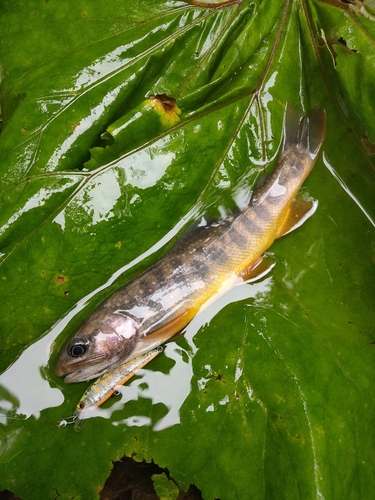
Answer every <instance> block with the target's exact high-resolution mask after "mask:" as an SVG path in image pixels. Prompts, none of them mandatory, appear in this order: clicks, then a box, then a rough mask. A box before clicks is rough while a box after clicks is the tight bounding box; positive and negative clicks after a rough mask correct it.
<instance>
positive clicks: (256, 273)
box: [239, 255, 276, 282]
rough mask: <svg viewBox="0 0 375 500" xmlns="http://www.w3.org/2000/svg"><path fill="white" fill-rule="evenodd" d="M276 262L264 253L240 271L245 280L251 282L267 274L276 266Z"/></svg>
mask: <svg viewBox="0 0 375 500" xmlns="http://www.w3.org/2000/svg"><path fill="white" fill-rule="evenodd" d="M275 264H276V262H274V261H273V260H272V259H271V258H270V257H268V256H267V255H263V256H262V257H259V259H257V260H256V261H255V262H252V263H251V264H250V265H249V266H247V267H246V268H245V269H244V270H243V271H241V272H240V274H239V276H240V278H242V279H243V280H244V281H246V282H249V281H253V280H255V279H259V278H261V277H262V276H264V275H265V274H267V273H268V272H269V271H271V269H272V268H273V267H274V266H275Z"/></svg>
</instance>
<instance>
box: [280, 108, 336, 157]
mask: <svg viewBox="0 0 375 500" xmlns="http://www.w3.org/2000/svg"><path fill="white" fill-rule="evenodd" d="M325 131H326V114H325V111H324V109H323V108H315V109H313V110H312V111H310V112H309V113H308V114H306V115H302V114H301V113H300V112H299V111H298V110H297V109H296V108H295V107H293V106H292V105H291V104H290V103H287V105H286V108H285V115H284V126H283V136H284V140H283V145H282V154H284V153H285V152H286V151H287V150H288V149H289V148H290V147H291V146H297V147H298V148H299V149H301V150H303V151H304V152H305V153H307V154H308V155H309V156H310V157H311V158H312V159H315V158H316V156H317V155H318V153H319V150H320V148H321V146H322V144H323V140H324V136H325Z"/></svg>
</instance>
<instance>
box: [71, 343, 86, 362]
mask: <svg viewBox="0 0 375 500" xmlns="http://www.w3.org/2000/svg"><path fill="white" fill-rule="evenodd" d="M87 347H88V342H85V341H82V340H78V341H76V342H75V343H74V344H73V345H72V346H71V347H70V348H69V353H70V355H71V356H72V357H73V358H79V357H80V356H83V355H84V354H85V352H86V351H87Z"/></svg>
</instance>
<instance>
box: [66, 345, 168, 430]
mask: <svg viewBox="0 0 375 500" xmlns="http://www.w3.org/2000/svg"><path fill="white" fill-rule="evenodd" d="M162 350H163V348H162V347H161V346H159V347H158V348H156V349H152V350H151V351H149V352H147V353H145V354H142V355H140V356H137V357H136V358H134V359H131V360H130V361H127V362H126V363H124V364H122V365H120V366H117V367H116V368H113V369H112V370H111V371H109V372H108V373H105V374H104V375H102V376H101V377H99V378H98V380H96V381H95V382H94V383H93V384H92V385H90V387H89V388H88V389H87V391H86V392H85V393H84V394H83V396H82V398H81V399H80V400H79V402H78V404H77V406H76V409H75V411H74V415H73V420H74V430H75V431H77V432H79V431H80V430H81V429H82V427H83V422H84V421H85V419H86V418H88V416H89V414H90V411H92V410H93V409H94V408H97V407H98V406H100V405H101V404H103V403H104V401H106V400H107V399H108V398H109V397H110V396H111V395H112V394H113V393H114V392H115V391H116V390H117V389H118V388H119V387H120V386H122V385H123V384H125V382H127V381H128V380H129V379H130V378H131V377H132V376H133V375H135V373H136V372H137V371H138V370H140V369H141V368H143V367H144V366H145V365H146V364H148V363H149V362H150V361H151V360H152V359H154V358H155V357H156V356H157V355H158V354H160V353H161V352H162Z"/></svg>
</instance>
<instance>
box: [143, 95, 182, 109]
mask: <svg viewBox="0 0 375 500" xmlns="http://www.w3.org/2000/svg"><path fill="white" fill-rule="evenodd" d="M149 99H150V101H159V102H160V103H161V104H162V105H163V108H164V111H165V112H166V113H170V112H171V111H176V109H177V107H176V99H175V98H174V97H169V96H167V94H156V95H150V97H149Z"/></svg>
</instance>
